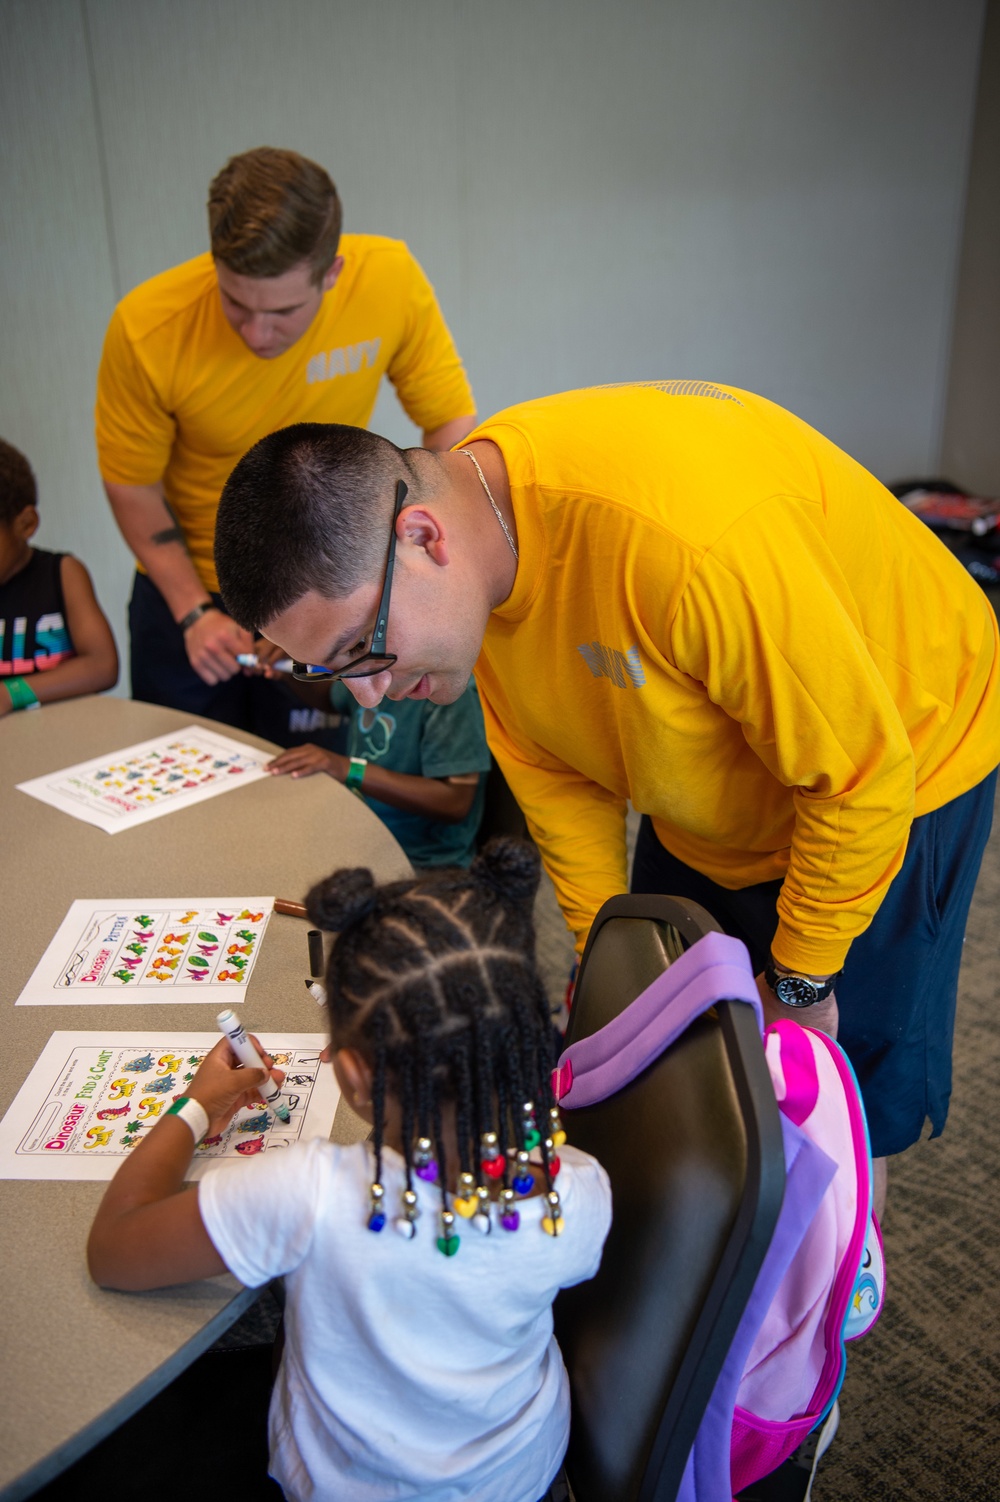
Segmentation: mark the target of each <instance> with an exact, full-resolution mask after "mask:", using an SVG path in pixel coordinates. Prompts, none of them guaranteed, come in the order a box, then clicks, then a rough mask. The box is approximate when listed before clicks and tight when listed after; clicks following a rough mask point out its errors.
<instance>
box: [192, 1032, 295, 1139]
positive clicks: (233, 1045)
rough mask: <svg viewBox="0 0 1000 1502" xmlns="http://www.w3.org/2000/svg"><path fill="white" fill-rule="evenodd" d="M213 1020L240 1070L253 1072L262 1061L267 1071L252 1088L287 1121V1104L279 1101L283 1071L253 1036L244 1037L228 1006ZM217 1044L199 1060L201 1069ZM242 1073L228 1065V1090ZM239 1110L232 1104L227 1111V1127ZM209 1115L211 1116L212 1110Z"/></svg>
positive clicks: (196, 1078) (289, 1118)
mask: <svg viewBox="0 0 1000 1502" xmlns="http://www.w3.org/2000/svg"><path fill="white" fill-rule="evenodd" d="M215 1020H216V1022H217V1023H218V1024H219V1029H220V1031H221V1032H222V1034H223V1036H224V1039H225V1041H226V1042H227V1043H228V1044H229V1051H230V1053H231V1055H232V1057H233V1058H234V1059H235V1060H236V1061H237V1063H238V1064H239V1065H242V1066H243V1069H249V1070H252V1071H253V1073H254V1074H256V1073H257V1071H258V1070H259V1069H260V1067H261V1063H262V1062H263V1064H264V1065H265V1067H266V1071H267V1072H266V1073H265V1074H264V1078H263V1080H261V1081H260V1082H259V1083H258V1084H256V1085H255V1091H256V1093H257V1094H258V1095H259V1096H260V1099H261V1100H262V1101H263V1102H264V1104H265V1105H266V1106H270V1107H271V1110H272V1111H273V1112H274V1114H275V1116H277V1117H279V1118H280V1119H281V1120H282V1121H290V1120H291V1117H290V1115H289V1112H288V1107H287V1106H286V1105H283V1104H282V1102H281V1082H282V1080H283V1079H284V1078H285V1073H284V1070H282V1069H277V1070H276V1069H275V1068H274V1060H273V1059H272V1058H271V1056H270V1055H269V1054H266V1053H265V1052H264V1050H263V1048H262V1047H261V1046H260V1044H259V1043H258V1041H257V1039H256V1038H254V1037H252V1036H251V1037H249V1038H248V1037H247V1035H246V1033H245V1031H244V1029H243V1024H242V1022H241V1021H240V1019H239V1018H238V1017H237V1015H236V1013H235V1012H231V1011H230V1010H229V1009H228V1007H227V1008H226V1010H225V1011H223V1012H220V1013H219V1015H218V1017H217V1018H216V1019H215ZM218 1047H219V1045H218V1044H216V1046H215V1048H213V1049H212V1052H211V1053H210V1054H209V1055H208V1056H207V1058H206V1059H205V1060H204V1062H203V1063H202V1066H201V1068H202V1069H204V1067H205V1064H207V1063H208V1060H209V1059H210V1058H212V1056H213V1055H214V1054H215V1053H216V1052H217V1051H218ZM241 1072H242V1071H241V1070H240V1069H238V1068H237V1069H233V1068H232V1067H230V1071H229V1080H228V1088H229V1090H231V1089H232V1088H233V1086H234V1085H236V1084H237V1082H238V1079H239V1074H240V1073H241ZM200 1074H201V1069H199V1071H198V1074H197V1075H196V1076H195V1082H196V1083H197V1080H198V1077H199V1076H200ZM221 1083H223V1082H222V1081H220V1084H221ZM242 1104H249V1105H255V1104H256V1101H254V1100H251V1101H249V1102H242ZM206 1109H207V1107H206ZM238 1110H239V1106H238V1105H235V1106H233V1107H232V1109H231V1110H230V1111H229V1115H228V1116H227V1117H226V1125H227V1126H228V1124H229V1122H230V1121H231V1120H232V1118H233V1116H234V1114H235V1113H236V1111H238ZM209 1114H210V1116H211V1113H209ZM218 1130H220V1131H221V1130H222V1128H221V1127H220V1128H218Z"/></svg>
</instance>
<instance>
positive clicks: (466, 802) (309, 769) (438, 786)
mask: <svg viewBox="0 0 1000 1502" xmlns="http://www.w3.org/2000/svg"><path fill="white" fill-rule="evenodd" d="M350 764H351V763H350V758H349V757H347V756H341V755H340V754H339V752H337V751H325V750H324V749H323V747H322V746H314V745H312V744H311V743H310V744H308V745H305V746H293V747H292V748H291V749H290V750H289V751H283V752H282V753H281V755H280V756H276V757H275V758H274V760H273V761H269V762H268V763H267V765H266V766H265V768H264V771H265V772H279V773H280V772H289V773H290V774H291V775H292V776H293V777H311V776H312V775H313V773H314V772H325V773H326V775H327V776H328V777H332V778H333V779H334V781H335V782H341V783H346V781H347V772H348V768H349V767H350ZM478 784H479V774H478V773H477V772H470V773H468V774H465V775H456V776H454V777H419V776H417V775H416V774H415V773H412V772H391V771H390V770H389V768H388V767H382V766H379V765H378V763H377V762H371V761H370V762H369V763H368V765H367V767H366V768H365V780H364V784H363V786H364V790H365V793H366V794H367V795H368V797H369V798H377V799H378V801H379V802H380V803H388V804H389V805H390V807H392V808H399V809H402V810H403V812H404V813H407V814H422V815H423V816H424V817H425V818H427V819H440V820H441V821H442V822H443V823H445V824H460V823H461V822H462V820H463V819H464V818H465V816H466V814H467V813H468V812H469V809H470V808H471V807H472V800H473V799H474V798H475V796H476V788H477V786H478Z"/></svg>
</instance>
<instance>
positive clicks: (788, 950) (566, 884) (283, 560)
mask: <svg viewBox="0 0 1000 1502" xmlns="http://www.w3.org/2000/svg"><path fill="white" fill-rule="evenodd" d="M401 480H402V481H403V482H404V483H405V484H406V486H407V495H406V496H405V497H403V498H402V500H400V499H399V491H398V482H399V481H401ZM216 556H217V563H218V568H219V577H220V581H221V586H222V591H223V595H224V597H225V599H226V601H227V604H228V605H229V607H230V609H231V610H232V613H233V615H234V617H235V618H236V619H237V620H239V621H241V622H242V623H243V624H244V625H245V626H247V627H248V628H249V627H255V628H260V629H261V630H262V631H263V632H264V633H265V635H267V636H268V638H269V639H270V640H272V641H275V642H277V643H280V645H281V646H282V647H283V648H284V649H286V650H287V651H288V652H289V653H291V655H292V656H293V657H294V658H295V659H296V660H297V661H299V662H301V663H305V664H310V665H312V666H316V667H321V668H323V669H324V670H326V671H328V672H330V673H331V674H333V675H337V676H340V677H343V678H344V679H345V681H346V682H347V683H348V684H349V686H350V688H351V691H352V692H353V694H354V696H355V697H356V699H357V700H358V702H359V703H361V704H364V705H374V704H376V703H377V702H379V701H380V700H381V699H382V698H383V696H385V695H388V697H389V698H390V699H403V698H407V697H409V698H414V699H418V700H419V699H428V698H429V699H432V700H433V701H435V702H436V703H441V704H444V703H449V702H452V701H453V700H454V699H456V698H457V697H458V696H459V694H461V693H462V691H463V690H464V688H465V686H466V684H467V682H468V679H469V675H470V674H471V672H472V670H473V667H475V671H476V679H477V682H478V685H479V692H480V697H481V699H482V703H483V711H484V715H485V718H486V729H487V736H488V738H489V741H490V747H491V749H492V751H493V753H494V755H495V756H496V758H497V760H498V761H499V763H500V766H501V770H502V771H503V772H504V774H505V776H506V778H507V781H508V783H509V784H510V786H511V788H512V790H513V792H514V794H515V796H516V797H517V799H518V802H519V803H520V804H521V807H522V809H523V810H524V813H525V815H526V816H527V820H528V824H529V828H530V830H531V833H532V834H533V836H534V838H535V839H536V840H537V842H538V844H539V846H540V848H541V851H542V854H543V857H544V859H545V863H546V866H547V869H548V871H549V873H550V875H551V876H552V878H553V881H554V883H555V886H556V890H557V894H558V896H559V900H560V903H561V906H562V909H563V912H564V914H565V916H566V919H567V922H568V923H569V925H570V927H571V928H572V929H573V930H574V931H575V933H576V935H577V941H578V943H579V944H580V945H581V946H582V944H583V942H584V941H585V939H586V935H587V931H588V929H589V926H590V923H591V921H592V919H593V917H594V915H595V913H596V911H597V909H598V907H599V906H600V905H601V903H602V902H603V901H604V900H605V899H606V898H608V897H610V896H612V895H614V894H615V893H617V892H621V891H623V890H624V889H625V887H626V882H627V875H626V852H625V810H626V803H627V801H631V803H632V804H633V805H634V806H635V808H636V809H638V811H639V812H640V813H641V814H642V815H643V820H642V826H641V829H640V834H639V842H638V848H637V852H636V857H635V863H634V866H633V872H632V882H633V887H634V889H636V890H642V891H649V890H654V891H667V892H672V893H675V894H677V895H682V896H684V895H686V896H690V897H692V898H694V899H695V900H697V901H699V902H701V903H702V904H703V905H704V906H705V907H707V908H708V909H709V911H710V912H712V913H713V914H714V916H715V917H716V919H717V920H718V921H719V922H720V924H721V925H722V926H723V927H724V928H725V929H727V930H728V931H729V932H731V933H734V934H736V935H737V936H738V937H740V938H742V939H743V940H744V941H745V942H746V943H747V946H748V948H749V950H750V953H751V956H752V958H753V961H754V964H755V967H756V969H757V970H758V971H759V972H760V974H759V982H758V983H759V987H760V991H761V997H762V1001H763V1004H764V1007H765V1012H766V1013H767V1015H768V1016H769V1017H777V1016H789V1017H795V1018H798V1019H799V1020H800V1021H808V1022H810V1023H813V1024H817V1023H818V1024H819V1025H825V1026H826V1027H828V1028H830V1029H831V1030H833V1029H835V1028H836V1027H837V1025H838V1006H839V1026H840V1033H839V1036H840V1040H841V1042H842V1043H843V1044H844V1046H845V1047H846V1049H847V1052H848V1054H849V1055H850V1056H851V1058H852V1061H853V1063H854V1065H855V1068H856V1070H857V1072H858V1074H859V1077H860V1080H861V1085H862V1090H863V1092H864V1096H865V1103H866V1107H867V1110H868V1116H869V1125H870V1127H871V1133H872V1146H873V1151H874V1153H875V1155H876V1157H879V1158H881V1157H883V1156H884V1155H885V1154H888V1153H894V1152H900V1151H902V1150H903V1149H904V1148H906V1147H907V1146H908V1145H909V1144H910V1143H912V1142H914V1141H916V1140H917V1138H918V1137H919V1136H920V1134H921V1131H922V1128H923V1124H924V1121H925V1118H926V1117H928V1116H929V1117H930V1119H931V1122H932V1125H933V1129H934V1132H935V1133H937V1132H939V1131H940V1130H941V1129H942V1127H943V1125H944V1120H945V1117H946V1114H947V1108H948V1099H949V1094H950V1083H951V1071H950V1055H951V1036H952V1029H953V1022H954V1007H955V998H956V992H957V977H958V965H959V959H960V956H961V946H962V936H963V933H964V928H965V921H966V916H967V913H968V907H969V902H970V900H971V894H972V889H973V886H974V883H975V878H976V874H977V872H978V868H979V863H980V859H981V855H982V850H983V847H984V845H985V842H986V838H987V836H988V833H989V827H990V818H991V813H992V802H993V788H994V786H995V781H996V771H995V769H996V767H997V763H998V762H1000V693H998V675H1000V655H998V650H997V648H998V633H997V624H996V620H995V618H994V616H993V613H992V611H991V610H990V607H989V605H988V603H987V601H986V600H985V598H984V596H983V595H982V593H981V592H980V591H979V589H978V588H977V586H976V585H975V584H974V583H973V581H972V580H971V579H970V578H969V576H968V575H967V574H966V573H965V571H964V570H963V569H962V568H961V566H960V565H959V564H958V563H957V562H956V560H955V559H954V558H952V557H951V555H950V554H949V553H948V552H947V550H946V549H945V548H943V547H942V546H941V544H940V542H939V541H938V540H937V539H936V538H935V537H934V536H933V535H932V534H931V533H930V532H929V531H928V530H927V529H926V528H924V527H923V526H922V524H921V523H920V522H918V521H917V520H916V519H915V518H914V517H913V516H912V515H910V513H908V512H907V511H906V510H905V508H903V507H902V506H901V505H900V504H899V502H898V501H896V500H895V499H894V498H893V497H892V496H891V495H890V494H889V493H888V492H887V491H886V490H885V489H884V488H883V487H882V486H881V485H880V484H879V483H878V481H876V480H875V479H874V478H873V477H872V476H871V475H869V474H867V473H866V472H865V471H864V470H863V469H862V468H861V466H860V465H858V464H857V463H855V462H854V461H853V460H851V459H850V458H849V457H848V456H847V455H846V454H844V453H842V452H841V451H840V450H839V449H837V448H836V447H835V446H834V445H833V444H832V443H830V442H829V441H828V440H826V439H824V438H823V437H822V436H821V435H820V434H818V433H816V432H815V431H813V430H812V429H810V428H809V427H807V426H806V424H804V423H802V422H800V421H799V420H798V419H797V418H795V417H793V416H792V415H791V414H789V413H787V412H784V411H782V410H781V409H780V408H778V407H775V406H774V405H773V404H772V403H770V402H768V401H765V400H764V399H763V398H760V397H757V396H753V395H751V394H750V393H748V392H744V391H740V390H737V389H735V388H731V387H724V386H718V385H714V384H711V383H707V382H693V381H649V382H645V383H638V384H634V385H624V386H619V387H604V388H598V389H595V390H589V391H577V392H569V393H565V394H563V395H561V396H555V397H549V398H546V399H544V400H541V401H535V402H527V403H525V404H524V405H522V406H520V407H515V408H512V409H510V410H509V411H507V412H503V413H500V414H499V415H498V416H497V417H494V418H492V419H490V420H489V421H487V422H486V423H484V424H482V425H481V426H480V427H479V428H478V429H476V430H475V431H474V432H473V433H472V434H471V435H470V437H469V438H468V439H467V440H466V442H465V445H464V447H463V448H462V449H459V450H457V451H454V452H451V453H447V454H441V455H431V454H426V453H421V452H420V451H419V450H408V451H406V452H405V453H404V452H401V451H400V450H398V449H397V448H395V447H394V446H393V445H392V444H389V443H387V442H386V441H385V440H384V439H380V438H377V437H376V436H375V435H373V434H366V433H361V432H358V431H357V430H350V429H344V428H336V427H330V428H322V427H309V426H303V427H298V428H291V429H287V430H285V431H284V432H279V433H275V434H272V435H271V436H270V437H269V438H267V439H265V440H264V441H263V442H262V443H260V444H258V445H257V446H256V447H255V448H254V449H252V450H251V451H250V452H249V453H248V454H247V455H245V456H244V458H243V459H242V460H241V461H240V463H239V464H238V465H237V466H236V469H235V470H234V471H233V474H232V475H231V476H230V478H229V481H228V482H227V485H226V489H225V492H224V494H223V499H222V503H221V505H220V509H219V521H218V534H217V544H216ZM390 585H391V594H390V593H389V587H390ZM354 675H357V676H354ZM845 959H846V961H847V963H846V968H845ZM883 1170H884V1165H883ZM883 1182H884V1179H883Z"/></svg>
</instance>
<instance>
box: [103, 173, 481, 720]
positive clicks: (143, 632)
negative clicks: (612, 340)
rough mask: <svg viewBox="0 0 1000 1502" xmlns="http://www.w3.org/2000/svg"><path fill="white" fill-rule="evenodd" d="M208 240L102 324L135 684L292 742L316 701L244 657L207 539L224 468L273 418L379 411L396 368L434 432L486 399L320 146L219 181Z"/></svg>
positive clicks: (447, 434)
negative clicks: (360, 226) (350, 203)
mask: <svg viewBox="0 0 1000 1502" xmlns="http://www.w3.org/2000/svg"><path fill="white" fill-rule="evenodd" d="M208 217H209V228H210V231H211V252H210V253H207V254H205V255H201V256H196V257H195V258H194V260H191V261H186V262H185V263H184V264H183V265H181V266H175V267H173V268H172V269H171V270H169V271H165V272H162V273H161V274H160V275H158V276H155V277H153V278H152V279H151V280H150V281H147V282H144V283H143V284H142V285H141V286H139V287H136V288H134V289H133V290H132V291H131V292H130V293H129V294H128V295H127V296H126V297H125V298H124V299H123V300H122V302H121V303H120V304H119V306H118V307H117V309H116V310H115V313H114V316H113V317H112V319H111V323H110V325H109V327H108V332H107V336H106V339H105V344H104V352H103V355H102V359H101V366H100V371H99V374H98V390H97V446H98V457H99V462H100V468H101V474H102V476H103V479H104V482H105V488H106V490H107V493H108V499H109V501H110V503H111V507H112V510H113V511H114V514H115V518H116V520H117V522H118V525H119V527H120V528H121V531H122V535H123V536H124V538H125V540H126V542H127V543H128V545H129V547H130V548H131V549H132V551H133V553H134V554H135V556H136V560H137V563H138V572H137V574H136V577H135V581H134V587H133V591H132V598H131V601H130V604H129V630H130V635H131V648H132V650H131V667H132V694H133V697H134V698H137V699H144V700H146V701H147V702H150V703H153V704H165V705H167V706H169V707H171V708H174V709H182V710H186V711H190V712H191V713H193V714H203V715H208V716H209V717H210V718H212V719H217V720H223V721H225V722H227V723H229V724H232V725H238V726H242V727H243V728H244V729H249V730H257V731H258V732H259V733H260V734H264V735H268V736H270V737H271V738H272V739H275V740H278V741H280V742H281V743H282V744H284V745H287V744H289V742H290V741H292V740H294V739H296V735H295V731H294V730H293V729H292V726H294V725H296V724H297V722H298V721H300V720H301V719H303V718H307V717H308V716H309V711H308V710H304V709H302V708H301V707H296V706H297V701H296V700H295V699H294V697H293V696H292V695H291V694H290V693H289V692H288V691H287V690H285V689H284V688H283V686H281V685H279V684H275V683H273V682H272V683H266V682H264V681H263V680H262V679H260V678H254V677H249V676H247V674H246V673H245V672H241V658H244V657H245V656H246V655H247V654H252V653H253V650H254V648H253V641H252V639H251V637H250V635H249V634H248V633H247V632H246V631H245V630H244V629H243V627H242V626H240V625H239V624H238V622H236V621H234V620H233V619H232V617H231V616H229V615H228V614H227V612H226V611H225V609H224V608H223V604H222V600H221V597H220V596H219V593H218V587H217V580H216V576H215V568H214V565H213V561H212V545H213V538H214V529H215V510H216V506H217V505H218V498H219V494H220V492H221V490H222V486H223V484H224V483H225V479H226V476H227V475H228V474H229V471H230V470H231V469H232V467H233V465H234V464H235V463H236V461H237V459H238V458H239V457H240V455H241V454H242V453H244V451H245V450H246V449H247V448H248V447H249V446H250V445H251V444H252V443H255V442H256V441H257V439H258V438H260V437H262V436H263V435H264V434H265V433H268V432H271V431H272V430H273V429H275V428H278V427H283V426H284V425H285V424H287V423H290V422H296V421H304V420H307V419H308V420H315V421H320V422H342V423H354V424H357V425H358V426H361V427H363V426H364V425H365V424H366V423H367V422H368V421H369V419H370V417H371V413H372V408H373V407H374V405H375V400H376V397H377V394H378V391H379V387H380V385H381V382H382V378H383V376H386V377H388V379H389V380H390V381H391V382H392V384H393V386H394V387H395V390H396V393H397V395H398V396H399V399H400V401H401V403H402V405H403V407H404V408H405V410H406V412H407V414H408V415H409V417H410V418H411V419H412V421H413V422H414V423H415V424H416V426H417V427H418V428H419V429H421V430H422V442H423V443H424V445H425V446H426V447H428V448H448V447H449V446H450V445H451V444H453V443H456V442H458V440H459V439H461V438H462V437H463V436H464V435H465V434H466V433H467V432H468V431H469V429H470V428H471V427H472V424H473V422H474V420H475V403H474V400H473V396H472V391H471V389H470V387H469V383H468V380H467V379H466V375H465V371H464V370H463V368H462V362H461V360H460V359H459V356H458V352H457V350H456V348H455V345H454V342H453V340H452V337H451V334H450V333H449V331H448V328H447V326H446V324H445V321H444V319H443V317H442V315H441V310H440V308H439V307H438V304H437V300H436V298H435V295H434V291H433V288H432V287H431V285H430V283H429V282H428V280H427V277H426V276H425V275H424V273H423V271H422V270H421V268H420V266H418V264H417V262H416V260H415V259H414V257H413V256H412V255H411V253H410V251H409V250H408V249H407V247H406V246H405V245H404V244H403V243H402V242H401V241H399V240H389V239H385V238H384V237H381V236H377V235H357V234H354V235H343V236H342V235H341V232H340V231H341V204H340V199H339V196H338V194H337V190H336V188H335V187H334V184H333V183H332V181H331V180H330V177H329V176H328V174H327V173H326V172H325V171H324V169H323V168H322V167H321V166H319V165H318V164H317V163H316V162H311V161H309V160H308V159H307V158H305V157H302V156H299V155H298V153H297V152H294V151H279V150H275V149H272V148H270V147H260V148H258V149H256V150H254V151H247V152H244V153H243V154H242V155H240V156H236V157H233V158H232V159H231V160H230V161H229V162H228V163H227V164H226V166H225V167H224V168H223V169H222V171H221V172H219V173H218V175H217V176H216V178H215V179H214V181H213V182H212V184H211V187H210V189H209V199H208Z"/></svg>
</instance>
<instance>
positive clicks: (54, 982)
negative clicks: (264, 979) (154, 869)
mask: <svg viewBox="0 0 1000 1502" xmlns="http://www.w3.org/2000/svg"><path fill="white" fill-rule="evenodd" d="M273 906H274V898H273V897H191V898H186V897H184V898H182V897H178V898H175V899H168V898H163V897H155V898H149V899H144V898H136V897H129V898H125V899H122V900H121V901H115V899H114V898H85V899H78V900H77V901H76V902H74V903H73V904H72V905H71V906H70V910H69V912H68V913H67V914H66V917H65V918H64V919H63V921H62V923H61V924H60V925H59V928H58V930H57V932H56V935H55V938H54V939H53V940H52V942H51V943H50V944H49V946H48V948H47V949H46V951H45V953H44V954H43V955H42V958H41V959H40V960H39V962H38V964H37V965H36V967H35V971H34V974H33V975H32V977H31V979H30V980H29V981H28V984H27V985H26V986H25V988H24V990H23V991H22V992H21V994H20V996H19V997H18V998H17V1003H16V1005H17V1006H19V1007H25V1006H29V1007H38V1006H58V1005H60V1004H62V1005H70V1006H86V1005H88V1004H90V1005H95V1004H100V1005H101V1006H108V1005H116V1004H121V1005H123V1006H124V1005H126V1004H128V1003H134V1002H157V1003H162V1002H165V1001H166V1002H171V1001H177V1002H181V1001H183V1002H191V1001H212V1002H215V1003H216V1005H218V1002H219V997H220V993H221V992H222V991H223V990H225V991H227V992H229V993H230V994H231V995H232V996H234V997H235V999H236V1000H237V1001H241V1000H242V999H243V998H242V993H243V991H244V990H245V988H246V984H247V981H248V980H249V978H250V975H251V973H252V971H253V967H254V962H255V960H256V958H257V953H258V951H259V949H260V945H261V941H262V940H263V937H264V931H265V929H266V927H267V920H268V918H269V917H270V916H271V910H272V908H273Z"/></svg>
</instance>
